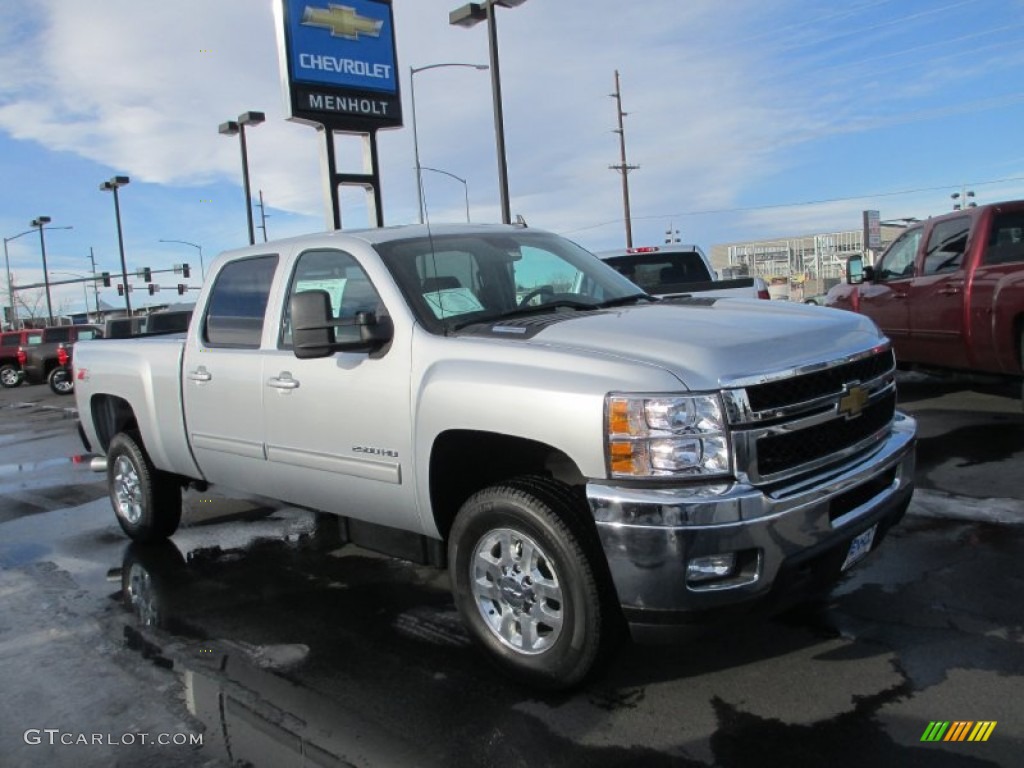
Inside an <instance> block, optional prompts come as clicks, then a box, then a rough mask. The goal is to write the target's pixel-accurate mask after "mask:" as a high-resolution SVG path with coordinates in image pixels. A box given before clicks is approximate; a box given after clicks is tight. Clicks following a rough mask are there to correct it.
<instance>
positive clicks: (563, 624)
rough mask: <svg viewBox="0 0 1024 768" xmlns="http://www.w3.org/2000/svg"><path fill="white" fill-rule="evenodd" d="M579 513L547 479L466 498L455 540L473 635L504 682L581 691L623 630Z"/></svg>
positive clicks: (452, 547)
mask: <svg viewBox="0 0 1024 768" xmlns="http://www.w3.org/2000/svg"><path fill="white" fill-rule="evenodd" d="M580 503H581V502H579V501H578V500H577V499H576V497H575V496H574V495H573V494H572V492H571V491H570V489H569V488H568V487H566V486H564V485H562V484H561V483H557V482H555V481H552V480H548V479H546V478H523V479H519V480H514V481H510V482H508V483H505V484H501V485H496V486H492V487H490V488H487V489H485V490H483V491H480V492H479V493H477V494H475V495H473V496H472V497H470V498H469V499H468V500H467V501H466V503H465V504H464V505H463V506H462V509H461V510H460V511H459V514H458V516H457V517H456V519H455V523H454V525H453V526H452V530H451V535H450V537H449V543H448V558H449V568H450V569H451V576H452V591H453V593H454V596H455V603H456V605H457V606H458V609H459V612H460V613H461V614H462V618H463V620H464V621H465V622H466V625H467V626H468V627H469V629H470V632H471V633H472V634H473V635H474V637H475V638H476V640H477V642H478V643H479V644H480V645H482V646H483V648H484V649H485V650H486V651H487V652H488V655H489V657H490V659H491V660H492V661H493V662H494V663H495V664H496V665H497V666H498V667H499V668H500V669H501V670H502V671H503V672H505V673H507V674H510V675H512V676H513V677H515V678H518V679H520V680H523V681H525V682H528V683H530V684H532V685H535V686H538V687H542V688H547V689H564V688H568V687H570V686H573V685H576V684H578V683H580V682H582V681H583V680H584V679H585V678H586V677H587V675H588V674H589V673H590V671H591V670H592V668H593V667H594V665H595V664H596V663H597V661H598V659H599V657H600V656H601V655H602V653H603V652H604V651H606V650H608V649H609V648H610V647H611V644H612V641H613V638H614V635H615V634H616V628H617V626H618V624H617V621H616V616H615V613H614V611H615V608H613V605H612V601H611V600H610V595H609V593H608V592H607V591H602V590H601V588H600V586H599V585H600V584H601V583H602V581H603V580H602V578H601V576H600V574H601V571H600V568H599V566H600V565H601V562H600V561H599V560H598V559H597V558H598V557H600V552H598V551H596V545H595V544H594V543H593V540H594V537H593V536H592V535H590V534H589V533H588V532H587V530H586V529H585V528H584V525H583V519H582V516H581V514H580V512H581V510H580V508H579V505H580ZM583 511H585V510H583Z"/></svg>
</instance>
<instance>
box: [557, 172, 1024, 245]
mask: <svg viewBox="0 0 1024 768" xmlns="http://www.w3.org/2000/svg"><path fill="white" fill-rule="evenodd" d="M1008 181H1024V176H1007V177H1006V178H1002V179H989V180H988V181H972V182H969V183H968V184H967V186H972V187H982V186H987V185H989V184H1002V183H1005V182H1008ZM961 186H964V182H960V181H958V182H956V183H955V184H942V185H939V186H934V187H918V188H917V189H901V190H898V191H895V192H871V193H866V194H863V195H854V196H852V197H827V198H822V199H820V200H805V201H802V202H792V203H771V204H769V205H750V206H743V207H738V208H714V209H707V210H703V211H684V212H682V213H665V214H657V215H654V214H652V215H649V216H634V217H633V218H634V219H639V220H649V219H672V218H675V217H677V216H710V215H713V214H720V213H749V212H750V211H768V210H773V209H778V208H799V207H801V206H804V205H824V204H826V203H849V202H853V201H855V200H871V199H874V198H878V197H899V196H901V195H914V194H918V193H920V192H937V191H945V190H948V189H950V188H957V189H959V188H960V187H961ZM621 222H622V219H612V220H611V221H602V222H601V223H599V224H590V225H588V226H586V227H577V228H576V229H566V230H562V231H560V232H559V233H558V234H560V235H571V234H574V233H576V232H585V231H587V230H590V229H599V228H601V227H607V226H611V225H612V224H620V223H621Z"/></svg>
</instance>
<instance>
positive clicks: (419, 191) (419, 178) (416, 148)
mask: <svg viewBox="0 0 1024 768" xmlns="http://www.w3.org/2000/svg"><path fill="white" fill-rule="evenodd" d="M441 67H471V68H472V69H480V70H483V69H488V66H487V65H486V64H459V63H451V64H427V65H426V66H425V67H409V97H410V100H411V102H412V149H413V154H414V156H415V158H416V198H417V199H418V200H419V204H420V224H422V223H423V219H424V216H425V213H426V211H425V210H424V205H423V174H422V173H421V169H422V167H423V166H421V165H420V139H419V133H418V132H417V130H416V73H417V72H423V71H425V70H428V69H439V68H441ZM442 173H443V171H442ZM456 178H458V177H456ZM467 208H468V203H467Z"/></svg>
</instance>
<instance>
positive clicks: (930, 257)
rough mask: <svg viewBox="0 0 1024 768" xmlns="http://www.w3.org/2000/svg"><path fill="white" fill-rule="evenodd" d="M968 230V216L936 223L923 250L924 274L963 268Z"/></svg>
mask: <svg viewBox="0 0 1024 768" xmlns="http://www.w3.org/2000/svg"><path fill="white" fill-rule="evenodd" d="M970 231H971V219H970V217H969V216H962V217H960V218H956V219H951V220H950V221H943V222H940V223H938V224H936V225H935V227H934V228H933V229H932V234H931V236H930V237H929V238H928V246H927V248H926V249H925V252H924V274H926V275H936V274H940V273H942V272H956V271H957V270H958V269H963V266H964V252H965V251H966V250H967V235H968V233H969V232H970Z"/></svg>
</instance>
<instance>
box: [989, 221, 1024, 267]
mask: <svg viewBox="0 0 1024 768" xmlns="http://www.w3.org/2000/svg"><path fill="white" fill-rule="evenodd" d="M1013 261H1024V212H1021V211H1016V212H1014V213H1000V214H997V215H996V217H995V219H994V220H993V222H992V232H991V234H989V237H988V243H987V244H986V246H985V263H986V264H1008V263H1010V262H1013Z"/></svg>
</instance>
